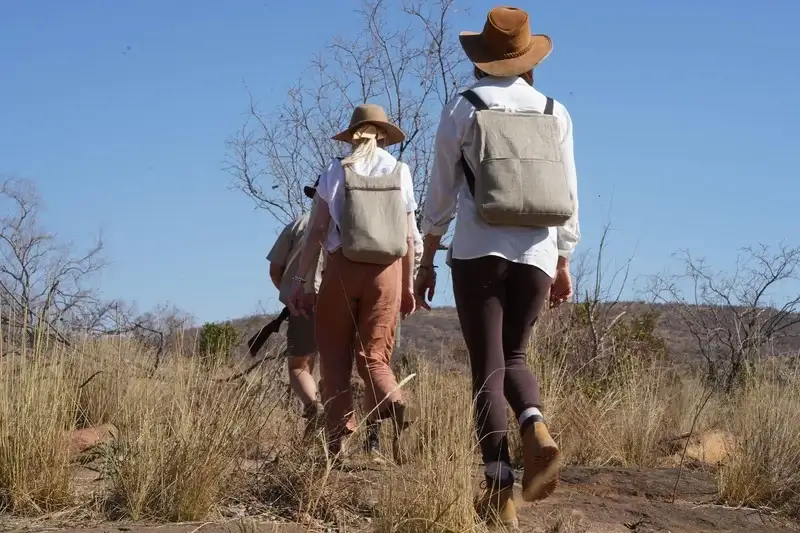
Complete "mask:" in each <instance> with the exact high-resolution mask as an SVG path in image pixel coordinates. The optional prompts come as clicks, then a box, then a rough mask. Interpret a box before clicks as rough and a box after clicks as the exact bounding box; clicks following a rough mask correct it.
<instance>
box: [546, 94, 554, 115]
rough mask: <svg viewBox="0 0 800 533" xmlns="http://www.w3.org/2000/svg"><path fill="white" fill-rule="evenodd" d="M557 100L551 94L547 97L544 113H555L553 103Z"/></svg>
mask: <svg viewBox="0 0 800 533" xmlns="http://www.w3.org/2000/svg"><path fill="white" fill-rule="evenodd" d="M554 104H555V102H554V101H553V99H552V98H550V97H549V96H548V97H547V103H546V104H544V114H545V115H552V114H553V105H554Z"/></svg>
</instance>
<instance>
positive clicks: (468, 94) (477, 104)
mask: <svg viewBox="0 0 800 533" xmlns="http://www.w3.org/2000/svg"><path fill="white" fill-rule="evenodd" d="M461 96H463V97H464V99H465V100H466V101H467V102H469V103H470V104H472V107H474V108H475V110H476V111H486V110H487V109H489V106H487V105H486V103H485V102H484V101H483V100H481V97H480V96H478V95H477V94H476V93H475V91H473V90H472V89H468V90H466V91H464V92H463V93H461Z"/></svg>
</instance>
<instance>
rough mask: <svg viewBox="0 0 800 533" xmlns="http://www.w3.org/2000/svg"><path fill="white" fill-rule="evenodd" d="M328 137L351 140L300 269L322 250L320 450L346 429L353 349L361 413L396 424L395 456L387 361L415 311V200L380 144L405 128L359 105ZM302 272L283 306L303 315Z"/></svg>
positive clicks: (395, 414)
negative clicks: (402, 320) (400, 328)
mask: <svg viewBox="0 0 800 533" xmlns="http://www.w3.org/2000/svg"><path fill="white" fill-rule="evenodd" d="M334 139H336V140H339V141H342V142H346V143H349V144H351V145H352V152H351V153H350V155H349V156H348V157H345V158H344V159H342V160H341V161H340V160H338V159H337V160H334V161H333V162H332V163H331V164H330V166H329V167H328V169H327V171H325V172H324V173H323V174H322V175H321V176H320V179H319V184H318V185H317V197H318V202H319V204H318V206H317V207H318V208H317V210H316V213H315V215H314V218H313V219H312V220H311V221H309V226H308V229H307V231H308V232H309V236H308V238H307V239H306V241H305V246H304V249H303V251H302V252H301V256H300V264H299V266H298V270H297V271H298V272H307V271H308V268H309V267H310V266H311V264H312V262H313V258H314V257H315V253H316V252H317V251H318V250H319V248H320V246H323V247H324V249H325V251H326V252H327V259H326V264H325V271H324V273H323V276H322V284H321V286H320V289H319V296H318V297H317V303H316V310H315V313H314V314H315V333H316V340H317V347H318V350H319V357H320V369H321V373H322V378H323V380H324V383H325V386H324V388H323V401H324V402H325V419H326V428H327V435H328V448H329V450H330V452H331V453H332V454H338V453H339V452H340V450H341V445H342V441H343V439H344V438H345V437H347V436H348V435H349V434H350V433H352V431H353V429H354V425H355V422H354V417H353V398H352V392H351V389H350V375H351V372H352V365H353V356H352V354H353V353H355V359H356V367H357V370H358V373H359V375H360V377H361V378H362V379H363V380H364V384H365V395H364V402H365V405H364V408H365V410H366V412H367V413H369V414H368V417H367V418H368V420H382V419H387V418H388V419H391V420H393V421H394V428H395V432H394V433H395V439H394V451H395V456H397V453H398V450H399V445H400V438H401V436H402V434H403V430H404V429H405V428H406V426H407V425H408V424H409V423H410V422H411V420H412V419H413V416H412V415H411V413H410V409H409V408H408V405H407V402H406V401H405V398H404V396H403V393H402V391H401V390H400V389H399V388H398V387H397V379H396V378H395V375H394V373H393V371H392V369H391V367H390V366H389V361H390V358H391V353H392V346H393V344H394V337H395V330H396V328H397V322H398V317H399V316H400V315H403V316H408V315H410V314H411V313H412V312H413V311H414V307H415V299H414V294H413V267H414V232H413V224H414V219H413V217H414V211H415V210H416V208H417V203H416V200H415V199H414V191H413V185H412V181H411V171H410V170H409V168H408V165H406V164H405V163H402V162H399V161H397V159H395V158H394V157H393V156H392V155H391V154H390V153H389V152H387V151H386V150H384V147H386V146H391V145H393V144H396V143H399V142H402V141H403V140H404V139H405V134H404V133H403V132H402V131H401V130H400V129H399V128H398V127H397V126H395V125H394V124H392V123H390V122H389V121H388V119H387V117H386V113H385V111H384V110H383V109H382V108H381V107H380V106H377V105H374V104H363V105H360V106H358V107H356V109H355V110H354V112H353V116H352V119H351V121H350V127H349V128H348V129H347V130H345V131H343V132H342V133H340V134H338V135H336V136H335V137H334ZM304 282H305V280H304V279H302V278H295V280H294V285H293V288H292V289H291V292H290V297H289V310H290V311H291V312H292V313H294V314H298V313H301V314H304V313H306V310H305V309H303V308H302V302H303V297H302V293H303V290H302V284H303V283H304Z"/></svg>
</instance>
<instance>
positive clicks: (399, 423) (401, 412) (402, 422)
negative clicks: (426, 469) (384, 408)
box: [389, 402, 417, 464]
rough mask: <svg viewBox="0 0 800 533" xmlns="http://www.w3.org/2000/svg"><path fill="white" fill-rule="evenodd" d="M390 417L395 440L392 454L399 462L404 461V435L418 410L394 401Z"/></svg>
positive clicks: (396, 461) (415, 417)
mask: <svg viewBox="0 0 800 533" xmlns="http://www.w3.org/2000/svg"><path fill="white" fill-rule="evenodd" d="M389 413H390V417H391V419H392V429H394V440H393V441H392V456H393V457H394V461H395V463H397V464H402V463H403V457H402V452H403V450H402V444H403V439H404V437H405V436H406V435H407V434H408V432H407V431H406V430H407V429H408V428H409V426H410V425H411V424H413V423H414V422H415V421H416V419H417V413H416V410H415V409H414V408H413V407H410V406H408V405H405V404H402V403H400V402H394V403H393V404H392V406H391V407H390V408H389Z"/></svg>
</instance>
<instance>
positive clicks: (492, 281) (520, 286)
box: [415, 7, 580, 527]
mask: <svg viewBox="0 0 800 533" xmlns="http://www.w3.org/2000/svg"><path fill="white" fill-rule="evenodd" d="M460 41H461V45H462V48H463V49H464V52H465V53H466V55H467V57H468V58H469V60H470V61H471V62H472V63H473V65H474V73H475V77H476V79H477V81H476V82H475V83H474V84H473V85H472V86H471V87H470V88H469V89H468V90H467V91H465V92H463V93H461V94H460V95H459V96H458V97H456V98H455V99H453V100H451V101H450V102H449V103H448V104H447V105H446V106H445V108H444V110H443V112H442V115H441V121H440V123H439V126H438V131H437V134H436V145H435V149H434V154H435V156H434V162H433V168H432V174H431V180H430V183H429V186H428V195H427V201H426V203H425V212H424V216H423V222H422V230H423V232H424V233H425V237H424V251H423V257H422V261H421V265H420V269H419V274H418V275H417V279H416V281H415V294H416V296H417V299H418V305H420V306H422V307H425V308H427V309H430V305H429V301H430V300H431V299H432V298H433V296H434V293H435V288H436V276H435V271H434V270H433V269H434V256H435V253H436V250H437V249H438V247H439V242H440V239H441V236H442V235H444V234H445V232H446V231H447V229H448V227H449V224H450V222H451V220H452V219H453V218H454V216H455V213H456V209H457V211H458V217H457V219H456V226H455V232H454V236H453V239H452V243H451V246H450V249H449V251H448V264H450V268H451V273H452V280H453V294H454V297H455V303H456V308H457V312H458V318H459V321H460V324H461V330H462V333H463V335H464V340H465V342H466V345H467V350H468V352H469V358H470V366H471V373H472V388H473V395H474V400H475V408H476V409H475V412H476V420H475V422H476V431H477V435H478V439H479V443H480V447H481V452H482V456H483V462H484V464H485V476H486V490H485V491H484V493H483V494H482V495H481V496H480V497H479V498H478V499H477V501H476V506H477V510H478V512H479V513H481V514H482V515H483V516H484V517H485V518H486V519H487V520H488V521H490V522H491V523H493V524H495V525H497V524H498V523H499V524H502V525H504V526H510V527H513V526H516V524H517V517H516V509H515V505H514V489H513V486H514V475H513V472H512V470H511V466H510V456H509V450H508V440H507V436H506V433H507V430H508V420H507V411H506V405H507V403H508V404H510V406H511V408H512V410H513V411H514V414H515V416H516V417H517V419H518V421H519V426H520V432H521V435H522V441H523V455H524V468H525V471H524V474H523V478H522V497H523V499H524V500H526V501H535V500H540V499H543V498H546V497H548V496H549V495H550V494H552V493H553V491H554V490H555V489H556V487H557V484H558V468H559V463H560V453H559V449H558V447H557V445H556V443H555V441H554V440H553V438H552V437H551V436H550V434H549V432H548V429H547V426H546V424H545V419H544V416H543V414H542V402H541V397H540V394H539V385H538V382H537V380H536V378H535V377H534V375H533V374H532V372H531V370H530V368H529V367H528V366H527V364H526V349H527V345H528V342H529V339H530V335H531V331H532V328H533V325H534V323H535V322H536V319H537V317H538V316H539V313H540V311H541V310H542V308H543V306H544V305H545V301H546V300H547V299H548V294H549V300H550V305H552V306H555V305H558V304H560V303H562V302H565V301H566V300H567V299H569V297H570V296H571V294H572V280H571V277H570V272H569V257H570V254H572V252H573V250H574V249H575V247H576V245H577V243H578V241H579V240H580V230H579V224H578V194H577V177H576V171H575V159H574V155H573V132H572V120H571V118H570V115H569V113H568V112H567V109H566V108H565V107H564V106H563V105H562V104H561V103H559V102H557V101H555V100H553V99H552V98H549V97H547V96H545V95H544V94H542V93H540V92H539V91H538V90H536V89H535V88H534V87H533V69H534V67H536V66H537V65H538V64H539V63H541V62H542V61H543V60H544V59H545V58H546V57H547V56H548V55H549V54H550V52H551V50H552V42H551V39H550V38H549V37H548V36H546V35H534V34H532V33H531V30H530V23H529V17H528V14H527V13H526V12H525V11H523V10H521V9H517V8H513V7H499V8H495V9H492V10H491V11H490V12H489V14H488V16H487V19H486V23H485V25H484V28H483V31H482V32H480V33H475V32H462V33H461V35H460ZM426 298H427V301H426ZM506 402H507V403H506Z"/></svg>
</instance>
